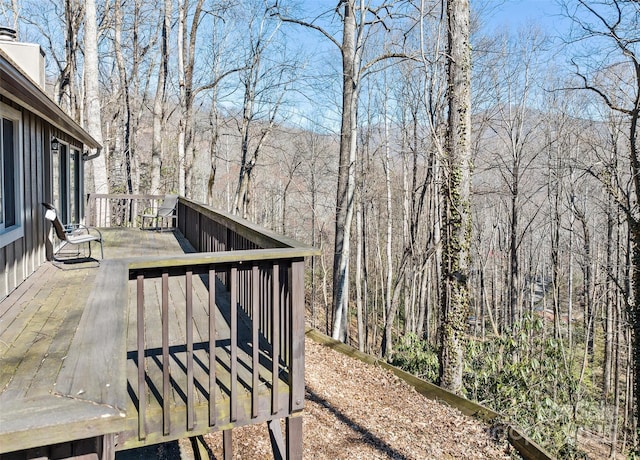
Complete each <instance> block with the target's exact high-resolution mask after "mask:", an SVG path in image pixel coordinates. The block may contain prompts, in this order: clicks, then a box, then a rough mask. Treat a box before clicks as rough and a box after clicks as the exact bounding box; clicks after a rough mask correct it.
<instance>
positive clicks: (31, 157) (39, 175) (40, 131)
mask: <svg viewBox="0 0 640 460" xmlns="http://www.w3.org/2000/svg"><path fill="white" fill-rule="evenodd" d="M0 101H2V102H3V103H5V104H7V105H10V106H12V107H14V108H16V109H18V110H20V111H21V112H22V166H23V174H24V175H23V180H24V182H23V183H24V187H23V196H22V212H23V216H22V219H23V220H22V225H23V227H24V235H23V237H21V238H19V239H17V240H15V241H13V242H12V243H9V244H8V245H6V246H4V247H1V248H0V269H1V274H0V300H1V299H3V298H5V297H6V296H7V295H9V294H10V293H11V291H13V290H14V289H15V288H16V287H17V286H19V285H20V283H22V282H23V281H25V280H26V279H27V278H28V277H29V276H30V275H31V274H33V273H34V272H35V271H36V270H37V269H38V267H40V265H42V264H43V263H44V262H45V261H46V260H47V255H51V243H50V242H49V227H48V225H47V224H46V222H45V219H44V213H43V210H42V204H41V203H42V202H43V201H51V196H52V186H51V160H50V155H51V153H50V147H49V143H48V142H45V139H50V138H51V136H52V135H54V136H56V137H58V138H59V139H61V140H64V141H65V142H68V143H69V144H70V145H73V146H75V147H78V148H80V149H82V143H81V142H79V141H78V140H77V139H74V138H73V137H71V136H69V135H68V134H67V133H64V132H62V131H60V130H59V129H56V128H54V127H52V126H51V125H50V124H49V123H48V122H47V121H45V120H43V119H42V118H40V117H39V116H38V115H36V114H34V113H32V112H30V111H29V110H27V109H25V108H23V107H18V105H17V104H16V103H12V102H10V101H8V100H7V99H6V98H3V97H2V96H0ZM83 166H84V165H83V164H82V161H81V162H80V168H81V169H80V172H81V174H82V175H84V170H83Z"/></svg>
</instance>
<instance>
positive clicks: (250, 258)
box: [123, 247, 320, 270]
mask: <svg viewBox="0 0 640 460" xmlns="http://www.w3.org/2000/svg"><path fill="white" fill-rule="evenodd" d="M319 254H320V251H319V250H317V249H315V248H310V247H305V248H272V249H252V250H239V251H224V252H195V253H191V254H180V255H176V256H171V257H167V256H149V257H135V258H129V259H124V260H123V261H124V263H125V264H126V265H127V266H128V267H129V270H145V269H158V268H172V267H183V266H196V265H210V264H229V263H237V262H260V261H266V260H278V259H280V260H285V259H302V258H305V257H309V256H316V255H319Z"/></svg>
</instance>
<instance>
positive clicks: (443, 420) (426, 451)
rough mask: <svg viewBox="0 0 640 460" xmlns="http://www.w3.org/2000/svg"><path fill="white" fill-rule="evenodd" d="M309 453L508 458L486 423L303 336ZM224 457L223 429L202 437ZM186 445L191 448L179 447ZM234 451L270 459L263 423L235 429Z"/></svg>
mask: <svg viewBox="0 0 640 460" xmlns="http://www.w3.org/2000/svg"><path fill="white" fill-rule="evenodd" d="M305 356H306V370H305V372H306V392H307V394H306V396H307V399H306V406H305V412H304V457H305V458H306V459H314V460H320V459H331V460H333V459H367V460H368V459H415V460H426V459H438V460H441V459H510V458H514V457H515V454H513V451H512V448H511V447H510V446H509V444H508V443H507V442H506V441H497V440H494V439H493V438H492V436H491V431H490V429H489V427H488V426H487V425H485V424H483V423H482V422H479V421H477V420H475V419H472V418H470V417H467V416H465V415H462V414H461V413H460V412H459V411H458V410H456V409H453V408H451V407H448V406H446V405H444V404H441V403H438V402H435V401H431V400H428V399H426V398H424V397H423V396H422V395H420V394H419V393H417V392H416V391H415V390H414V389H413V387H411V386H410V385H408V384H407V383H405V382H404V381H403V380H401V379H399V378H398V377H396V376H395V375H394V374H392V373H391V372H389V371H387V370H385V369H382V368H380V367H377V366H372V365H369V364H365V363H363V362H361V361H358V360H356V359H353V358H350V357H347V356H345V355H343V354H341V353H339V352H337V351H334V350H332V349H330V348H327V347H325V346H323V345H320V344H318V343H316V342H314V341H312V340H311V339H309V338H307V339H306V353H305ZM205 439H206V442H207V444H208V446H209V447H210V449H211V451H212V452H213V454H214V455H215V458H222V435H221V434H220V433H214V434H211V435H207V436H205ZM182 447H183V448H188V446H184V445H182ZM233 449H234V452H233V454H234V455H233V457H234V458H236V459H270V458H273V457H272V453H271V444H270V442H269V435H268V431H267V427H266V424H262V425H259V426H248V427H242V428H237V429H234V430H233Z"/></svg>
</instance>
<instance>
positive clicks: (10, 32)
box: [0, 26, 18, 41]
mask: <svg viewBox="0 0 640 460" xmlns="http://www.w3.org/2000/svg"><path fill="white" fill-rule="evenodd" d="M17 37H18V33H17V32H16V30H15V29H12V28H11V27H5V26H0V40H11V41H15V40H16V38H17Z"/></svg>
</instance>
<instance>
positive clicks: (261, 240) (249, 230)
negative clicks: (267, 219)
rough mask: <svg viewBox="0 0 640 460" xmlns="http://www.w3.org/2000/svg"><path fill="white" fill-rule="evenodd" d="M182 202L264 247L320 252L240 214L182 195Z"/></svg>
mask: <svg viewBox="0 0 640 460" xmlns="http://www.w3.org/2000/svg"><path fill="white" fill-rule="evenodd" d="M180 202H181V203H183V204H184V205H185V206H187V207H189V208H191V209H194V210H195V211H198V212H199V213H201V214H203V215H205V216H207V217H208V218H210V219H212V220H214V221H216V222H219V223H221V224H223V225H225V226H226V227H227V228H229V229H231V230H233V231H234V232H236V233H237V234H238V235H241V236H242V237H244V238H246V239H247V240H249V241H252V242H254V243H256V244H258V245H260V246H262V247H274V246H275V247H280V248H299V249H309V250H313V251H314V252H313V253H309V254H308V255H319V254H320V253H319V252H317V251H315V250H314V249H313V248H312V247H311V246H309V245H307V244H304V243H301V242H300V241H297V240H295V239H293V238H289V237H287V236H282V235H279V234H277V233H275V232H272V231H270V230H267V229H265V228H263V227H261V226H259V225H256V224H254V223H252V222H249V221H248V220H246V219H242V218H240V217H238V216H234V215H232V214H228V213H226V212H223V211H218V210H214V209H212V208H210V207H209V206H206V205H204V204H201V203H196V202H195V201H191V200H188V199H185V198H183V197H180Z"/></svg>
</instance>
